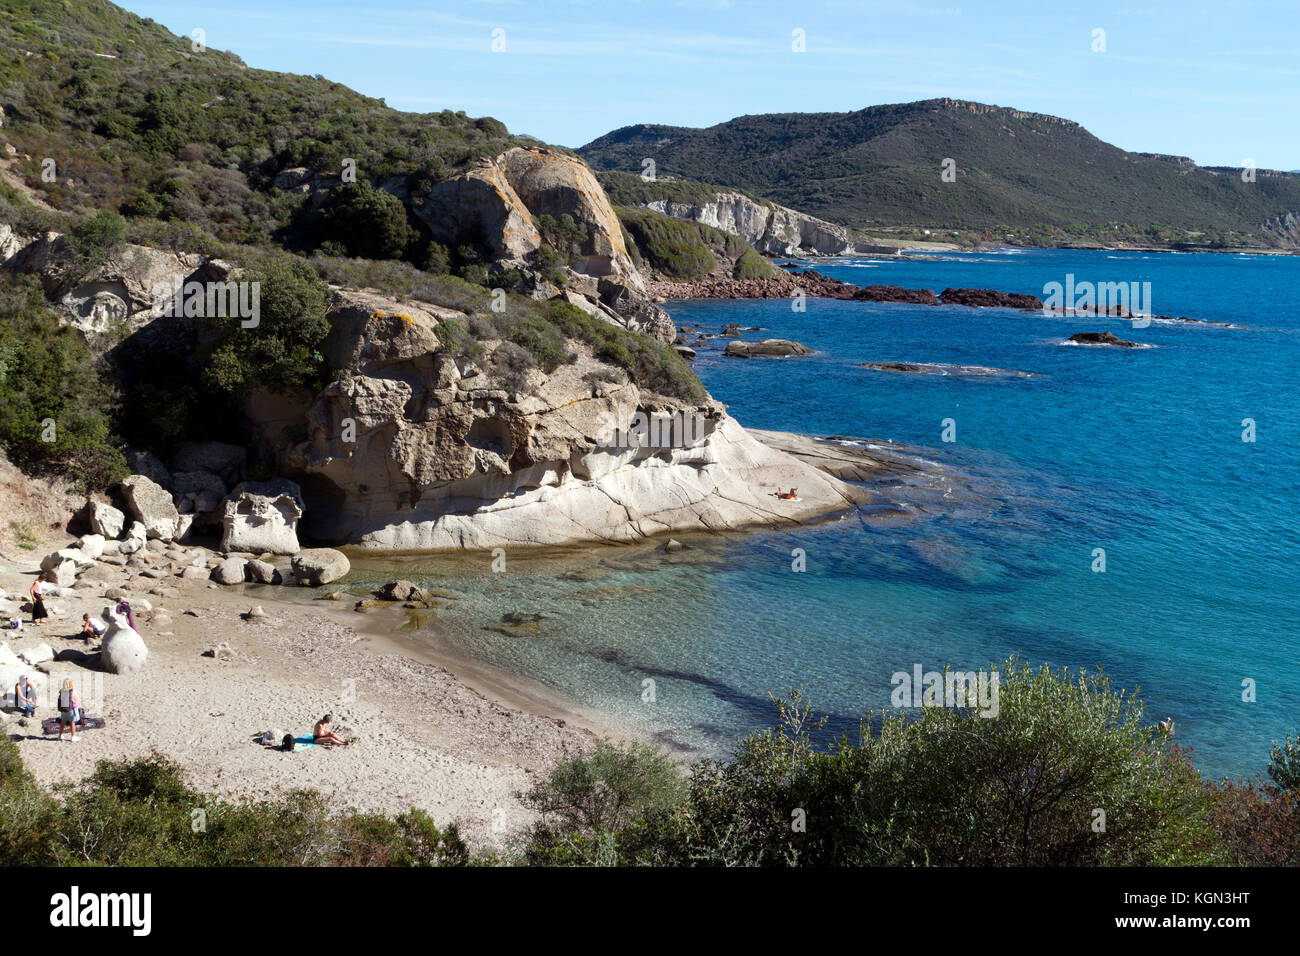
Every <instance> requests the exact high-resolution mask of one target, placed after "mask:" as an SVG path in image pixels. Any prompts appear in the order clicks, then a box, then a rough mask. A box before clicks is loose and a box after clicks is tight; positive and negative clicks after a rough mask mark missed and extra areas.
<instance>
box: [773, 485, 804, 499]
mask: <svg viewBox="0 0 1300 956" xmlns="http://www.w3.org/2000/svg"><path fill="white" fill-rule="evenodd" d="M798 494H799V489H798V488H791V489H790V490H789V491H782V490H781V489H780V488H778V489H776V496H777V497H778V498H784V499H786V500H787V501H793V500H794V499H795V497H796V496H797V495H798Z"/></svg>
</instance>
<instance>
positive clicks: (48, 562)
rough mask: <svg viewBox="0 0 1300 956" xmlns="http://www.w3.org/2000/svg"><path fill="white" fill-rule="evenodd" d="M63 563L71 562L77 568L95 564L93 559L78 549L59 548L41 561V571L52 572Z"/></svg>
mask: <svg viewBox="0 0 1300 956" xmlns="http://www.w3.org/2000/svg"><path fill="white" fill-rule="evenodd" d="M64 561H71V562H72V563H73V564H74V565H76V566H77V567H78V568H85V567H89V566H90V565H92V564H94V563H95V559H94V558H93V557H91V556H90V555H88V554H87V553H86V552H85V551H82V550H81V549H80V548H60V549H59V550H58V551H55V552H54V553H52V554H47V555H46V556H45V557H44V558H42V559H41V570H42V571H52V570H53V569H54V568H56V567H58V566H59V565H60V564H62V563H63V562H64Z"/></svg>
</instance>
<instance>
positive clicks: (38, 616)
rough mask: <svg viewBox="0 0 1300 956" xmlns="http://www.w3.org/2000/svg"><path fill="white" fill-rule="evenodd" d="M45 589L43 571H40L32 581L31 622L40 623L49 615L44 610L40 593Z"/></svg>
mask: <svg viewBox="0 0 1300 956" xmlns="http://www.w3.org/2000/svg"><path fill="white" fill-rule="evenodd" d="M44 590H45V572H44V571H42V572H41V573H40V574H38V575H37V576H36V580H35V581H33V582H32V590H31V595H32V623H33V624H42V623H44V621H45V619H46V618H47V617H49V616H50V612H49V611H47V610H45V601H44V600H42V598H41V594H42V593H43V592H44Z"/></svg>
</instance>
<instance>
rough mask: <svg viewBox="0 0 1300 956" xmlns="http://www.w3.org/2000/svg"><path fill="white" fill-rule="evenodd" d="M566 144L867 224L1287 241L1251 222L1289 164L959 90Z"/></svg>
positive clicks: (1284, 202) (1258, 220) (617, 162)
mask: <svg viewBox="0 0 1300 956" xmlns="http://www.w3.org/2000/svg"><path fill="white" fill-rule="evenodd" d="M578 152H579V154H580V155H581V156H582V157H583V158H584V159H586V160H587V162H588V163H590V164H591V166H592V167H593V168H595V169H598V170H604V171H610V170H617V171H622V172H625V173H637V172H639V171H640V170H641V168H642V162H643V161H644V160H645V159H647V158H649V159H653V160H654V161H655V163H656V167H657V173H658V175H659V176H660V177H661V178H662V177H663V176H665V175H668V176H676V177H683V178H685V179H690V180H697V181H701V182H711V183H723V184H725V185H726V186H728V187H733V188H737V189H741V190H744V191H747V192H749V193H752V194H753V195H755V196H761V197H763V198H765V199H769V200H772V201H774V202H778V203H781V204H783V205H786V206H790V207H792V208H794V209H798V210H800V211H801V212H806V213H809V214H811V215H815V216H819V217H821V218H824V219H828V220H830V221H832V222H837V223H840V224H843V225H846V226H852V227H858V228H869V229H873V230H874V229H877V228H879V227H882V226H883V227H901V226H907V227H915V226H931V227H936V228H943V229H957V230H963V229H974V230H979V231H982V232H989V231H994V230H996V231H998V232H999V233H1004V232H1006V231H1007V230H1014V231H1015V232H1016V234H1017V237H1018V238H1021V239H1026V240H1029V241H1033V240H1035V239H1038V240H1041V241H1051V240H1052V239H1057V240H1060V239H1071V238H1073V239H1085V238H1089V237H1091V238H1094V239H1100V240H1102V241H1106V240H1113V239H1115V238H1124V239H1134V238H1137V239H1142V240H1145V241H1150V242H1153V243H1177V242H1182V241H1187V242H1193V243H1200V244H1205V245H1210V246H1213V245H1227V244H1235V243H1256V244H1268V245H1276V244H1282V243H1284V242H1288V243H1289V242H1294V241H1295V240H1296V239H1300V237H1297V236H1295V235H1294V234H1290V233H1285V232H1280V231H1278V230H1274V231H1269V230H1266V229H1265V228H1264V227H1265V223H1266V222H1267V221H1268V220H1270V219H1272V218H1274V217H1277V216H1279V215H1283V214H1285V213H1288V212H1297V211H1300V176H1298V175H1294V174H1288V173H1273V172H1269V171H1264V170H1260V171H1258V172H1257V174H1256V181H1255V182H1243V181H1242V178H1241V175H1240V171H1238V170H1233V169H1203V168H1200V167H1197V166H1196V165H1195V164H1193V163H1192V162H1191V161H1190V160H1187V159H1184V158H1181V157H1176V156H1157V155H1150V154H1142V153H1130V152H1126V151H1124V150H1121V149H1118V148H1117V147H1115V146H1111V145H1110V144H1108V143H1105V142H1102V141H1101V140H1100V139H1098V138H1097V137H1095V136H1093V135H1092V134H1091V133H1089V132H1088V131H1087V130H1085V129H1084V128H1083V127H1081V126H1079V125H1078V124H1077V123H1073V122H1070V121H1069V120H1063V119H1058V118H1056V117H1052V116H1044V115H1041V114H1034V113H1024V112H1020V111H1017V110H1012V109H1005V108H1001V107H991V106H984V105H982V104H976V103H965V102H960V101H956V100H947V99H944V100H926V101H923V102H918V103H904V104H898V105H889V106H873V107H869V108H867V109H863V110H858V111H856V112H852V113H780V114H763V115H756V116H742V117H738V118H736V119H733V120H730V121H729V122H726V123H720V124H718V125H716V126H711V127H709V128H707V129H691V128H686V127H677V126H658V125H643V126H627V127H623V128H622V129H618V130H615V131H614V132H611V133H609V134H607V135H605V136H602V137H600V138H599V139H597V140H594V141H593V142H591V143H588V144H587V145H586V146H584V147H582V148H581V149H579V150H578ZM945 159H952V160H954V161H955V164H956V181H955V182H951V183H949V182H944V181H942V179H941V177H940V174H941V171H942V167H943V163H944V160H945ZM619 182H620V186H622V187H624V188H626V189H628V190H635V189H636V188H637V187H636V186H635V185H634V184H633V183H632V182H631V180H630V179H627V178H621V179H620V181H619ZM656 185H657V184H651V185H649V186H647V187H645V189H646V190H653V189H654V188H655V187H656ZM671 188H673V189H677V190H682V191H686V192H689V190H690V189H691V187H689V186H686V185H684V184H679V185H675V186H673V187H671ZM628 198H630V197H628ZM655 198H659V197H657V196H656V197H655ZM623 201H628V199H627V198H624V199H623ZM999 238H1001V236H999Z"/></svg>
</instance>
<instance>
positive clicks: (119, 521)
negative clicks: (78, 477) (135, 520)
mask: <svg viewBox="0 0 1300 956" xmlns="http://www.w3.org/2000/svg"><path fill="white" fill-rule="evenodd" d="M86 517H87V519H88V520H89V521H90V528H91V530H92V531H94V532H95V534H102V535H103V536H104V537H105V538H110V539H111V538H116V537H117V536H118V535H120V534H121V533H122V528H123V527H124V526H125V525H126V515H124V514H123V513H122V512H120V511H118V510H117V509H116V508H114V507H113V506H112V505H110V504H105V503H104V502H102V501H96V500H95V499H93V498H92V499H90V500H89V501H88V502H86Z"/></svg>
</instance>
